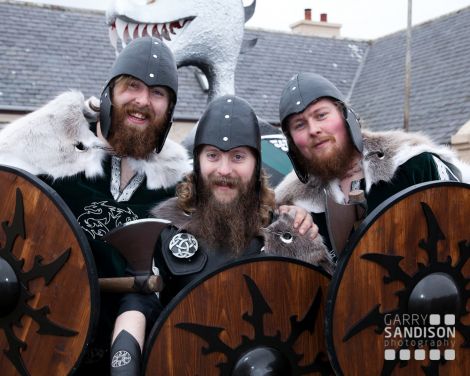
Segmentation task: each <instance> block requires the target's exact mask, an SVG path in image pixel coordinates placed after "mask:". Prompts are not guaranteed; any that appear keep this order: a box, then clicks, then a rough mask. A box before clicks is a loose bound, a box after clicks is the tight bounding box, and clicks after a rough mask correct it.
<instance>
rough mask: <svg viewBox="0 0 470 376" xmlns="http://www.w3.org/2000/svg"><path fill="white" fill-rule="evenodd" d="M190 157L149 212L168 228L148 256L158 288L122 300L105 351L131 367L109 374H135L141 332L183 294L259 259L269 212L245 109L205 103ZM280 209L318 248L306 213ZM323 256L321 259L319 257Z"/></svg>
mask: <svg viewBox="0 0 470 376" xmlns="http://www.w3.org/2000/svg"><path fill="white" fill-rule="evenodd" d="M193 158H194V162H193V171H192V173H190V174H189V175H187V176H186V178H185V179H184V181H183V182H182V183H180V184H179V185H178V186H177V189H176V192H177V197H175V198H172V199H170V200H167V201H165V202H164V203H162V204H160V205H159V206H157V207H156V208H155V209H154V210H153V215H154V216H155V217H157V218H165V219H167V220H170V221H171V225H169V226H167V227H166V228H165V229H163V231H162V232H161V234H160V237H159V239H158V241H157V244H156V248H155V252H154V256H153V262H154V265H155V267H156V268H158V271H159V274H160V276H161V277H162V279H163V282H164V288H163V290H162V291H161V292H160V294H159V297H157V296H156V295H155V294H152V295H142V294H128V295H126V296H125V298H124V299H123V301H122V305H121V309H120V315H119V316H118V318H117V320H116V324H115V327H114V334H113V345H112V351H111V352H112V354H114V356H113V358H114V357H116V359H117V357H119V354H122V352H123V351H127V352H128V353H129V354H131V357H130V359H132V361H131V362H129V363H127V364H125V365H121V364H119V362H117V361H114V362H113V358H112V359H111V374H112V375H137V374H139V372H140V361H139V359H140V356H141V351H142V348H143V343H144V339H145V334H146V332H147V333H148V330H149V327H150V326H151V324H152V323H153V322H154V321H155V320H156V318H157V317H158V315H159V314H160V312H161V311H162V309H163V307H164V306H165V305H167V304H168V303H169V302H170V300H171V299H172V298H173V297H174V296H175V295H176V294H177V293H178V292H179V291H180V290H181V289H182V288H183V287H185V286H186V285H188V284H189V283H190V282H192V281H194V280H197V279H200V278H202V277H203V276H204V275H207V274H209V273H211V272H214V271H215V270H216V269H218V268H219V267H221V266H223V265H224V264H227V263H230V262H231V261H234V260H239V259H241V258H246V257H258V256H261V255H262V254H263V246H264V244H265V242H264V238H263V235H262V233H263V231H262V228H264V227H266V226H268V225H269V224H270V223H271V221H272V218H273V213H274V211H275V209H276V208H275V199H274V192H273V191H272V189H271V188H269V186H268V180H267V176H266V175H265V173H264V172H263V170H262V169H261V138H260V130H259V125H258V119H257V116H256V114H255V112H254V111H253V109H252V108H251V106H250V105H249V104H248V103H247V102H246V101H245V100H243V99H242V98H240V97H236V96H223V97H219V98H217V99H215V100H214V101H212V102H211V103H210V104H209V106H208V108H207V109H206V111H205V112H204V114H203V115H202V117H201V119H200V121H199V123H198V128H197V132H196V136H195V142H194V149H193ZM282 210H283V211H293V210H295V215H294V220H293V224H292V229H291V231H292V234H299V235H302V236H308V237H310V239H311V241H312V242H321V241H322V240H321V239H320V237H318V238H317V233H318V228H317V227H316V225H314V224H313V220H312V218H311V216H310V215H309V214H308V213H307V211H306V210H304V209H301V208H297V207H284V208H282ZM323 256H324V257H323V258H328V254H327V253H326V252H325V254H324V255H323ZM320 258H321V257H319V259H320ZM328 260H329V259H328ZM116 364H118V365H117V366H116Z"/></svg>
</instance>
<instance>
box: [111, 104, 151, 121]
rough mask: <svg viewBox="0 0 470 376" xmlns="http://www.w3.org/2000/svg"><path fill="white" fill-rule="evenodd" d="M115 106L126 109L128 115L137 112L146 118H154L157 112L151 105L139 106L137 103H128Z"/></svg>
mask: <svg viewBox="0 0 470 376" xmlns="http://www.w3.org/2000/svg"><path fill="white" fill-rule="evenodd" d="M114 106H115V107H117V108H119V109H120V110H122V111H124V112H125V113H126V114H127V115H131V114H133V113H136V112H137V113H139V114H141V115H143V116H144V117H145V118H146V119H153V118H154V117H155V113H154V112H153V110H152V108H150V107H149V106H138V105H136V104H135V103H126V104H123V105H121V106H116V105H114Z"/></svg>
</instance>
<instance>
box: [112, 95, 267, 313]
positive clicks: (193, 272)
mask: <svg viewBox="0 0 470 376" xmlns="http://www.w3.org/2000/svg"><path fill="white" fill-rule="evenodd" d="M228 114H229V118H226V116H227V115H228ZM223 121H224V123H225V124H224V126H221V123H222V122H223ZM259 132H260V131H259V126H258V120H257V118H256V115H255V113H254V111H253V109H252V108H251V106H250V105H249V104H248V103H247V102H246V101H245V100H243V99H241V98H238V97H235V96H224V97H220V98H218V99H216V100H214V101H212V102H211V103H210V104H209V106H208V108H207V110H206V111H205V113H204V115H203V116H202V118H201V119H200V121H199V125H198V129H197V133H196V138H195V144H194V151H193V157H194V172H195V176H196V179H198V177H200V167H199V153H200V151H201V147H202V146H203V145H213V146H215V147H217V148H219V149H220V150H222V151H228V150H231V149H233V148H236V147H240V146H248V147H250V148H251V149H252V150H253V152H254V153H255V155H256V159H257V164H256V171H255V174H256V182H257V183H256V188H255V189H256V190H257V192H258V193H259V191H260V174H261V168H260V164H261V160H260V155H261V153H260V150H261V145H260V142H261V138H260V133H259ZM196 184H197V183H196ZM253 210H257V208H253ZM152 215H153V216H155V217H157V218H163V219H166V220H169V221H170V222H171V223H172V224H171V225H169V226H168V227H167V228H165V229H164V230H163V231H162V232H161V234H160V238H159V240H158V242H157V245H156V249H155V254H154V264H155V266H156V267H157V268H158V270H159V274H160V275H161V276H162V278H163V280H164V281H165V288H164V290H163V291H162V292H161V293H160V299H161V301H162V303H163V305H166V304H167V303H168V302H169V301H170V299H171V298H172V297H173V296H175V295H176V294H177V293H178V291H179V290H181V289H182V288H183V287H184V286H185V285H187V284H188V283H190V282H191V281H193V280H197V279H199V278H201V276H202V275H205V274H207V273H209V272H211V271H213V270H215V269H217V268H218V267H219V266H221V265H223V264H224V263H226V262H228V261H230V260H231V259H233V256H230V250H228V249H208V247H207V245H205V244H204V242H203V241H202V242H201V239H199V240H198V239H196V238H195V236H193V235H192V234H190V233H189V232H188V231H187V230H186V228H187V227H188V224H189V223H190V221H191V215H189V214H188V213H185V212H183V211H182V210H181V209H180V208H178V206H177V201H176V199H175V198H171V199H169V200H167V201H165V202H163V203H161V204H159V205H158V206H157V207H155V208H154V209H153V210H152ZM208 231H211V229H208ZM184 247H186V248H185V251H184V252H183V248H184ZM262 247H263V239H262V236H261V234H260V236H256V237H254V238H253V239H252V240H251V242H250V243H249V245H248V247H247V249H246V250H244V252H242V257H246V256H254V255H257V254H259V253H260V250H261V248H262ZM128 299H129V300H126V299H124V302H123V305H122V307H121V310H120V311H121V312H124V311H127V310H132V309H136V303H135V301H136V299H138V300H140V301H142V300H146V299H148V297H143V298H142V296H138V295H137V294H130V295H128ZM137 306H138V307H137V309H141V310H142V312H143V313H144V314H145V315H146V318H147V320H148V322H152V321H154V320H155V318H156V313H157V315H158V311H155V306H153V307H152V305H151V304H150V305H148V304H147V303H143V304H140V303H137ZM158 306H160V304H159V303H158ZM160 307H161V306H160ZM157 310H158V308H157Z"/></svg>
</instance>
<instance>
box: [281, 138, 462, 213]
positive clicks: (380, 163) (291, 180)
mask: <svg viewBox="0 0 470 376" xmlns="http://www.w3.org/2000/svg"><path fill="white" fill-rule="evenodd" d="M362 135H363V141H364V150H363V159H362V163H363V168H364V178H365V182H366V191H369V190H370V188H371V186H372V185H373V184H375V183H377V182H379V181H381V180H383V181H385V182H389V181H391V180H392V178H393V176H394V175H395V172H396V170H397V168H398V167H399V166H400V165H402V164H403V163H405V162H406V161H408V160H409V159H411V158H413V157H415V156H417V155H419V154H421V153H423V152H431V153H434V154H436V155H438V156H439V157H440V158H441V159H442V160H444V161H446V162H450V163H452V164H454V165H455V166H456V167H457V168H459V169H460V171H461V173H462V181H464V182H466V183H469V182H470V166H469V165H468V164H465V163H464V162H462V161H460V160H459V159H458V158H457V157H456V155H455V153H454V152H453V151H452V150H451V149H449V148H447V147H445V146H441V145H436V144H435V143H433V142H432V141H431V140H430V139H429V138H428V137H426V136H424V135H423V134H421V133H405V132H403V131H386V132H370V131H365V130H363V131H362ZM378 152H380V153H381V154H383V155H380V154H379V153H378ZM324 190H326V191H327V192H328V193H329V194H330V195H331V196H332V197H334V198H335V200H336V201H337V202H343V199H344V195H343V193H342V191H341V189H340V188H339V181H338V180H333V181H330V182H329V183H328V184H322V183H321V182H320V180H319V179H318V178H316V177H315V176H311V177H310V179H309V181H308V182H307V183H306V184H303V183H302V182H300V180H299V179H298V178H297V175H296V174H295V172H294V171H292V172H290V173H289V174H288V175H287V176H286V177H285V178H284V179H283V181H281V183H279V185H278V186H277V187H276V190H275V192H276V201H277V202H278V203H290V204H294V205H298V206H300V207H303V208H305V209H306V210H309V211H311V212H314V213H321V212H324V211H325V202H324V196H323V194H322V193H323V191H324Z"/></svg>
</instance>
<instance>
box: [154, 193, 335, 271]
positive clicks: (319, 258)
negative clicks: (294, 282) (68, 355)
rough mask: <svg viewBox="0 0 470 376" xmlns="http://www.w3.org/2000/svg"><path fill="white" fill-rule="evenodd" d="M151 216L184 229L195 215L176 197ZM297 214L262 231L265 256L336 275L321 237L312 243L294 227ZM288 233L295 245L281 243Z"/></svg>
mask: <svg viewBox="0 0 470 376" xmlns="http://www.w3.org/2000/svg"><path fill="white" fill-rule="evenodd" d="M151 215H152V216H153V217H156V218H158V219H165V220H167V221H170V222H171V223H172V224H173V225H174V226H176V227H177V228H184V227H185V226H187V225H188V223H189V221H190V220H191V215H190V214H187V213H185V212H184V211H183V210H181V209H180V208H179V207H178V205H177V199H176V197H173V198H170V199H168V200H165V201H163V202H161V203H159V204H158V205H157V206H155V207H154V208H153V209H152V210H151ZM293 224H294V214H293V213H284V214H282V215H281V216H279V218H278V219H277V220H276V221H274V222H272V223H271V224H270V225H269V226H268V227H266V228H261V229H260V235H262V236H263V238H264V247H263V252H265V254H269V255H278V256H285V257H292V258H296V259H299V260H303V261H305V262H308V263H310V264H313V265H317V266H322V267H323V269H325V271H326V272H327V273H329V274H330V275H332V274H333V271H334V263H333V261H332V258H331V255H330V252H329V251H328V249H327V247H326V246H325V244H324V243H323V238H322V236H321V235H320V234H318V236H317V237H316V238H315V239H314V240H311V239H310V238H309V237H308V234H306V235H299V234H298V233H297V231H296V230H294V227H293ZM283 232H288V233H289V234H292V242H291V243H286V242H282V241H281V240H280V234H282V233H283Z"/></svg>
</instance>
